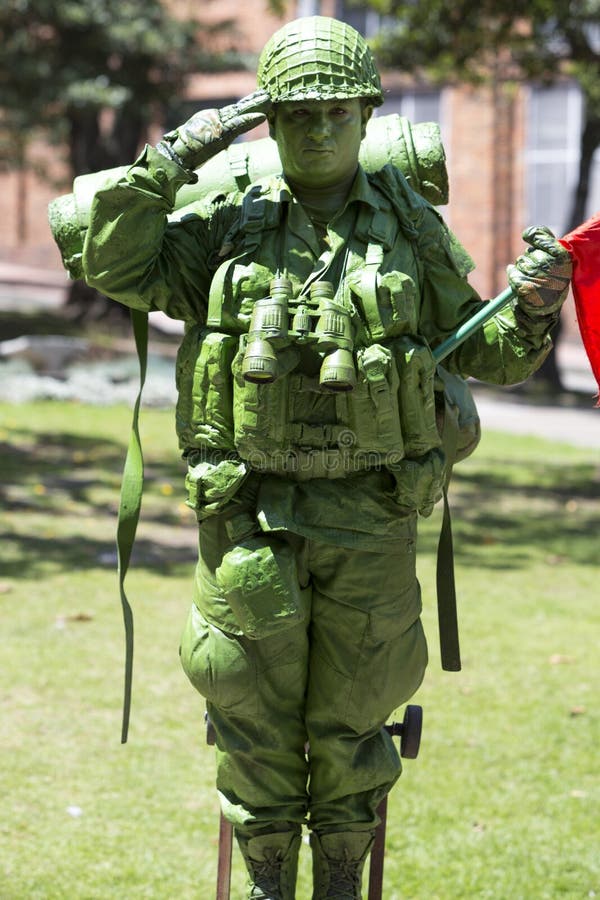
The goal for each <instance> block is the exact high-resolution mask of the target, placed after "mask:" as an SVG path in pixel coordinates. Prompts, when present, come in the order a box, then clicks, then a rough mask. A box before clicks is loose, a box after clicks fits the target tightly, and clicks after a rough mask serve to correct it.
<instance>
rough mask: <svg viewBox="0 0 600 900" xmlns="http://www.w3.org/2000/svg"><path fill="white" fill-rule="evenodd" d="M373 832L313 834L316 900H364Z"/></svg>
mask: <svg viewBox="0 0 600 900" xmlns="http://www.w3.org/2000/svg"><path fill="white" fill-rule="evenodd" d="M373 839H374V834H373V832H371V831H344V832H340V833H337V834H336V833H334V832H332V833H328V834H320V835H319V834H315V833H313V834H311V836H310V844H311V847H312V852H313V900H361V897H362V893H361V885H362V871H363V867H364V864H365V860H366V858H367V856H368V854H369V851H370V849H371V847H372V845H373Z"/></svg>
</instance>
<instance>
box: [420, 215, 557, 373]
mask: <svg viewBox="0 0 600 900" xmlns="http://www.w3.org/2000/svg"><path fill="white" fill-rule="evenodd" d="M419 255H420V257H421V259H422V262H423V290H422V306H421V318H420V329H421V332H422V333H423V334H424V336H425V337H426V338H427V339H428V341H429V343H430V344H431V346H432V347H433V348H435V347H436V346H438V345H439V344H441V343H442V342H443V341H444V340H445V339H446V338H447V337H450V336H451V335H452V334H454V332H455V331H456V330H457V328H459V327H460V326H461V325H462V324H463V323H464V322H466V321H468V320H469V319H470V318H471V317H472V316H473V315H474V314H475V313H476V312H478V311H479V309H480V308H481V303H482V300H481V298H480V297H479V295H478V294H477V292H476V291H475V290H474V289H473V288H472V287H471V286H470V285H469V283H468V281H467V279H466V277H465V276H464V273H463V271H461V268H460V265H458V264H457V262H456V259H455V256H454V254H453V251H452V247H451V242H450V239H449V234H448V231H447V229H446V226H445V225H444V224H443V222H441V220H440V219H439V218H438V215H437V213H436V212H435V211H433V210H431V209H428V210H426V212H425V215H424V217H423V220H422V222H421V228H420V236H419ZM557 318H558V316H557V315H550V316H542V317H536V318H534V317H530V316H527V315H526V314H525V313H523V312H522V311H521V310H520V308H519V307H518V306H516V304H513V306H510V305H509V306H507V307H506V308H505V309H503V310H502V311H501V312H500V313H498V314H497V315H496V316H494V318H493V319H491V320H490V321H489V322H488V323H487V324H486V325H485V326H484V327H482V328H480V329H479V330H478V331H477V332H475V333H474V334H473V335H471V337H469V338H468V339H467V340H466V341H465V342H464V343H463V344H461V346H460V347H458V348H457V349H456V350H455V351H454V352H453V353H452V354H451V355H450V356H449V357H447V358H446V360H445V361H444V367H445V368H446V369H448V370H449V371H451V372H453V373H455V374H458V375H462V376H463V377H464V378H466V377H469V376H472V377H473V378H477V379H479V380H480V381H487V382H490V383H492V384H516V383H518V382H520V381H524V380H525V379H526V378H528V377H529V376H530V375H531V374H532V373H533V372H535V370H536V369H537V368H539V366H540V365H541V364H542V362H543V361H544V359H545V358H546V356H547V354H548V352H549V351H550V349H551V347H552V341H551V339H550V336H549V332H550V330H551V328H552V327H553V326H554V325H555V323H556V320H557Z"/></svg>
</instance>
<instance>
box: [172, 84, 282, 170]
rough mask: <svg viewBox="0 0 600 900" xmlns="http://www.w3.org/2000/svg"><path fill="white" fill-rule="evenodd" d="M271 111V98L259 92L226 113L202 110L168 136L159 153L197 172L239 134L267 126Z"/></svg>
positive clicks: (261, 91)
mask: <svg viewBox="0 0 600 900" xmlns="http://www.w3.org/2000/svg"><path fill="white" fill-rule="evenodd" d="M270 107H271V98H270V97H269V94H268V93H267V91H263V90H260V91H255V92H254V93H253V94H249V95H248V96H247V97H243V98H242V99H241V100H238V102H237V103H232V104H231V106H224V107H223V109H203V110H200V112H197V113H194V115H193V116H192V117H191V119H188V121H187V122H185V123H184V124H183V125H180V126H179V128H176V129H175V131H170V132H169V133H168V134H165V136H164V137H163V139H162V141H159V143H158V144H157V146H156V149H157V150H159V151H160V153H162V154H163V155H164V156H168V157H169V158H170V159H174V160H175V162H177V163H179V164H180V165H182V166H183V167H184V168H185V169H197V168H198V166H201V165H202V164H203V163H205V162H207V160H209V159H211V158H212V157H213V156H216V154H217V153H219V152H220V151H221V150H224V149H225V148H226V147H228V146H229V144H231V142H232V141H234V140H235V138H236V137H238V136H239V135H240V134H243V133H244V132H245V131H249V130H250V129H251V128H255V127H256V126H257V125H260V123H261V122H264V120H265V117H266V113H267V112H268V111H269V109H270Z"/></svg>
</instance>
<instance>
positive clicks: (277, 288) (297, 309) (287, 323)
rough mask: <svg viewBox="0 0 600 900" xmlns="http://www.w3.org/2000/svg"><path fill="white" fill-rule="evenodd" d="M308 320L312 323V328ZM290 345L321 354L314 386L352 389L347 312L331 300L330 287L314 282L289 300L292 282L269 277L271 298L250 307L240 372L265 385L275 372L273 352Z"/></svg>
mask: <svg viewBox="0 0 600 900" xmlns="http://www.w3.org/2000/svg"><path fill="white" fill-rule="evenodd" d="M313 318H316V325H315V327H314V330H313V327H312V325H313ZM292 343H297V344H304V345H309V346H313V347H314V349H315V350H316V351H317V352H318V353H321V354H323V361H322V363H321V370H320V373H319V384H320V386H321V387H322V388H324V389H325V390H328V391H334V392H335V391H339V392H341V391H351V390H353V388H354V387H355V386H356V367H355V365H354V358H353V355H352V351H353V347H354V345H353V341H352V326H351V321H350V312H349V310H347V309H345V308H344V307H343V306H341V305H340V304H339V303H336V301H335V300H334V290H333V285H332V284H331V283H330V282H329V281H316V282H314V283H313V284H312V285H311V287H310V293H309V298H305V297H300V298H299V299H298V301H296V303H294V302H293V301H292V284H291V282H290V281H289V280H288V279H287V278H274V279H273V281H272V282H271V285H270V296H268V297H264V298H263V299H262V300H257V301H256V303H255V304H254V308H253V310H252V318H251V320H250V328H249V331H248V339H247V342H246V349H245V352H244V358H243V361H242V375H243V377H244V379H245V380H246V381H250V382H252V383H254V384H269V383H270V382H273V381H275V380H276V378H277V377H278V375H279V361H278V358H277V351H278V350H281V349H283V348H284V347H286V346H289V345H290V344H292Z"/></svg>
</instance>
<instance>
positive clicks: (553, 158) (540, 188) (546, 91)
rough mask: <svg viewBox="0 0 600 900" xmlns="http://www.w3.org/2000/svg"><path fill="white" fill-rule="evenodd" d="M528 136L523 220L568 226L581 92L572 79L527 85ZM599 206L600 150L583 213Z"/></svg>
mask: <svg viewBox="0 0 600 900" xmlns="http://www.w3.org/2000/svg"><path fill="white" fill-rule="evenodd" d="M528 113H529V114H528V117H527V120H528V121H527V129H528V132H527V137H526V151H525V152H526V178H527V222H528V223H531V224H543V225H548V227H549V228H551V229H552V230H553V231H554V232H555V233H556V234H564V232H565V231H566V229H567V226H568V222H569V216H570V213H571V205H572V202H573V193H574V190H575V187H576V184H577V176H578V168H579V153H580V143H579V140H580V135H581V129H582V125H583V97H582V93H581V89H580V88H579V85H578V84H576V83H574V82H573V83H569V84H560V85H553V86H552V87H531V88H530V90H529V103H528ZM599 205H600V152H598V151H596V154H595V156H594V164H593V170H592V178H591V182H590V194H589V197H588V206H587V214H588V215H591V214H592V213H593V212H594V211H595V210H597V209H598V207H599Z"/></svg>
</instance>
